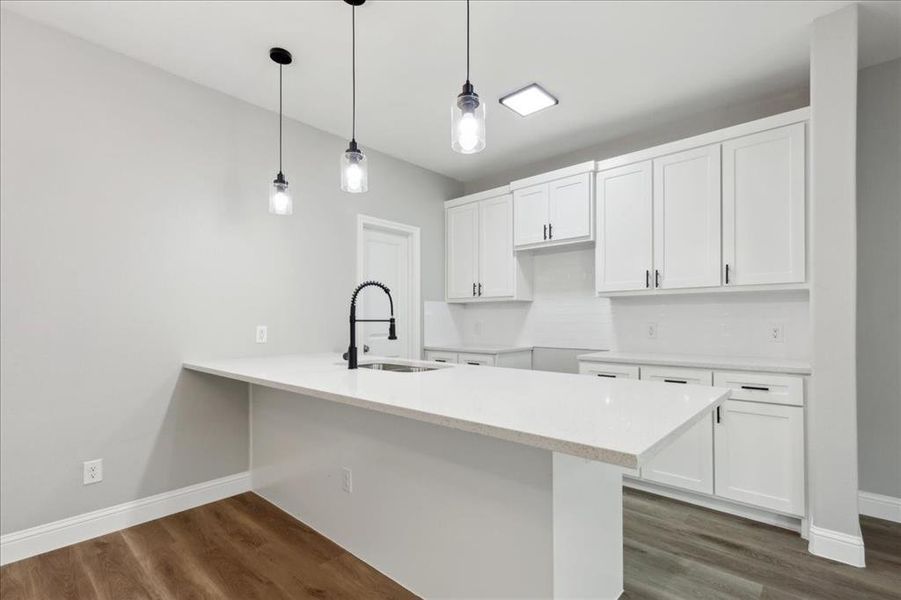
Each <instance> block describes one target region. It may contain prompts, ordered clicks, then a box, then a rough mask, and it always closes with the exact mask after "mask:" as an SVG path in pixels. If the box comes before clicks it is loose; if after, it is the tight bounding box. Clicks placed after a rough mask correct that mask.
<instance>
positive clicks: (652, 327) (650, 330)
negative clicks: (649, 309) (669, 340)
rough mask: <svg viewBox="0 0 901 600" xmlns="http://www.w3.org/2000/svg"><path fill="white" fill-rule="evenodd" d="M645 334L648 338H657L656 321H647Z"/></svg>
mask: <svg viewBox="0 0 901 600" xmlns="http://www.w3.org/2000/svg"><path fill="white" fill-rule="evenodd" d="M647 334H648V339H649V340H656V339H657V323H648V326H647Z"/></svg>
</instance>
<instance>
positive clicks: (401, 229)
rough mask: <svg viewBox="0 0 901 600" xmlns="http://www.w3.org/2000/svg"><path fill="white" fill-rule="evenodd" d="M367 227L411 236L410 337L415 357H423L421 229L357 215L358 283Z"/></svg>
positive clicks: (361, 269)
mask: <svg viewBox="0 0 901 600" xmlns="http://www.w3.org/2000/svg"><path fill="white" fill-rule="evenodd" d="M367 229H370V230H372V229H378V230H381V231H388V232H391V233H401V234H403V235H405V236H407V237H409V238H410V246H411V252H410V259H409V264H408V265H407V268H408V269H409V271H408V273H409V275H410V298H409V299H408V300H409V306H410V321H411V323H410V337H411V338H412V340H413V346H412V348H413V357H412V358H422V277H421V270H420V262H419V261H420V231H419V227H416V226H414V225H405V224H404V223H397V222H395V221H388V220H385V219H379V218H378V217H371V216H369V215H361V214H358V215H357V271H356V276H357V283H362V281H363V234H364V232H365V230H367Z"/></svg>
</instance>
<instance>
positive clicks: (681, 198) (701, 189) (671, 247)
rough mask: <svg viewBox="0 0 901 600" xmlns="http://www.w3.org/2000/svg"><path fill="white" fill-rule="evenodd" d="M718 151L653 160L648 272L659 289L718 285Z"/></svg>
mask: <svg viewBox="0 0 901 600" xmlns="http://www.w3.org/2000/svg"><path fill="white" fill-rule="evenodd" d="M720 196H721V194H720V146H719V144H716V145H713V146H705V147H703V148H695V149H693V150H688V151H686V152H679V153H677V154H671V155H669V156H664V157H662V158H659V159H655V160H654V269H655V270H657V271H658V272H659V287H660V288H667V289H670V288H689V287H708V286H718V285H720V264H721V263H720Z"/></svg>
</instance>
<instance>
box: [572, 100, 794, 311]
mask: <svg viewBox="0 0 901 600" xmlns="http://www.w3.org/2000/svg"><path fill="white" fill-rule="evenodd" d="M808 117H809V111H808V110H807V109H798V110H795V111H791V112H788V113H784V114H781V115H774V116H772V117H766V118H764V119H760V120H758V121H753V122H751V123H745V124H742V125H736V126H734V127H729V128H726V129H722V130H720V131H713V132H710V133H705V134H702V135H699V136H696V137H693V138H689V139H685V140H679V141H676V142H671V143H669V144H664V145H662V146H657V147H655V148H648V149H647V150H640V151H638V152H633V153H631V154H626V155H623V156H617V157H614V158H609V159H605V160H602V161H599V162H598V163H597V175H596V177H595V182H596V183H595V188H596V196H597V206H596V209H595V210H596V217H595V228H596V230H597V234H596V235H597V245H596V249H595V271H596V273H595V290H596V291H597V293H598V294H599V295H609V296H618V295H623V296H630V295H642V294H667V293H686V292H687V293H694V292H704V293H709V292H711V291H730V289H732V290H740V289H758V290H759V289H798V288H803V287H805V282H806V273H805V268H806V260H807V259H806V254H805V253H806V248H807V244H806V240H805V230H806V195H807V190H806V172H807V154H806V131H807V119H808ZM648 198H650V200H648ZM648 206H651V209H650V214H649V213H648V209H647V207H648ZM554 234H555V237H556V227H555V231H554ZM649 252H650V253H651V255H652V256H651V258H649V257H648V253H649ZM645 270H648V271H649V274H650V276H649V277H647V278H645V273H644V271H645ZM751 286H753V287H751ZM710 288H715V289H710Z"/></svg>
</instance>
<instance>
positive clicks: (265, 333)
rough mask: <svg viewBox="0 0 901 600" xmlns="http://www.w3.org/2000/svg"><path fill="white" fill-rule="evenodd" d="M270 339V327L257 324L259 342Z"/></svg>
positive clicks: (262, 342)
mask: <svg viewBox="0 0 901 600" xmlns="http://www.w3.org/2000/svg"><path fill="white" fill-rule="evenodd" d="M267 341H269V329H268V328H267V327H266V326H265V325H257V344H265V343H266V342H267Z"/></svg>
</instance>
